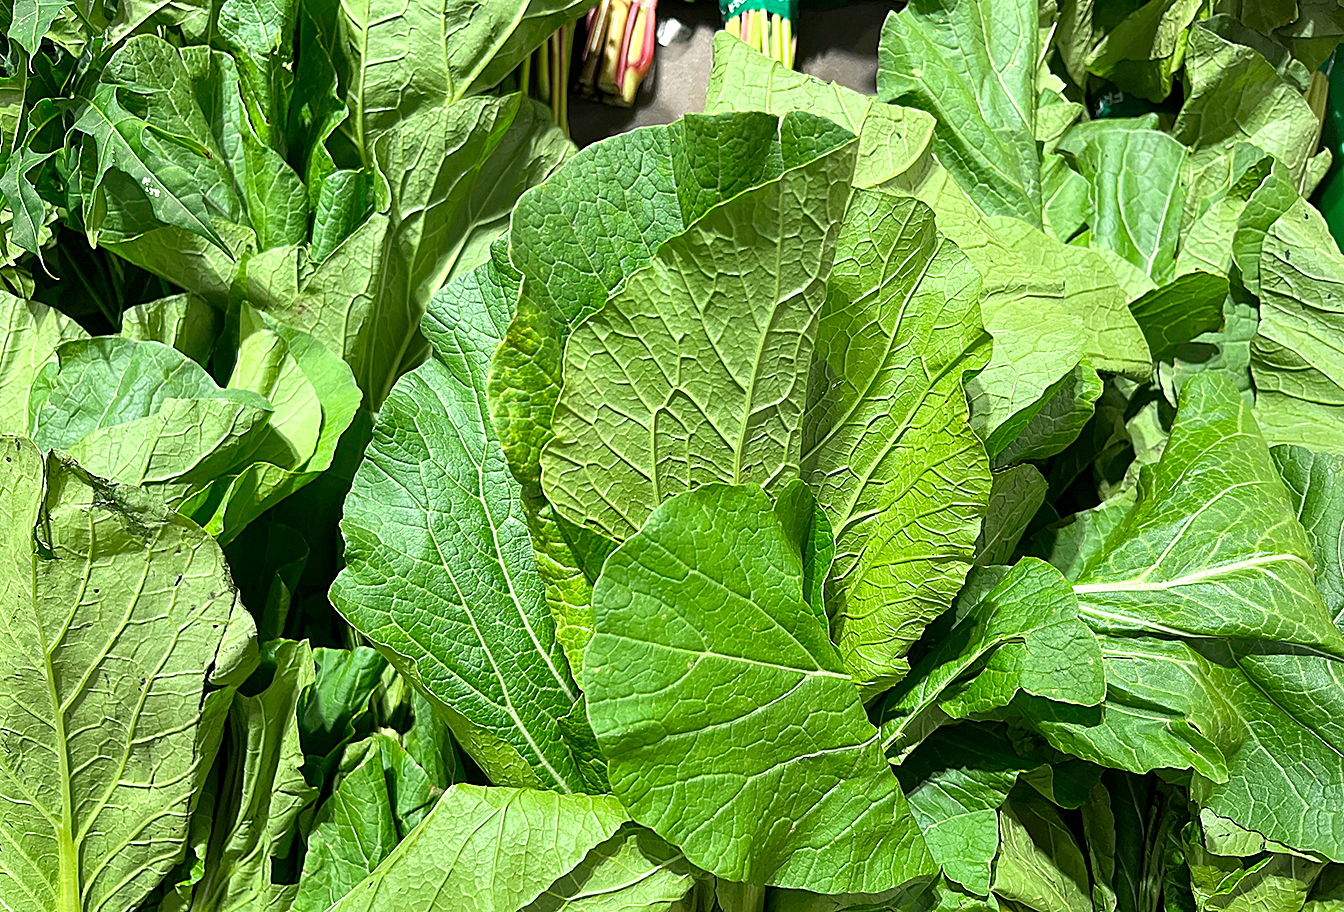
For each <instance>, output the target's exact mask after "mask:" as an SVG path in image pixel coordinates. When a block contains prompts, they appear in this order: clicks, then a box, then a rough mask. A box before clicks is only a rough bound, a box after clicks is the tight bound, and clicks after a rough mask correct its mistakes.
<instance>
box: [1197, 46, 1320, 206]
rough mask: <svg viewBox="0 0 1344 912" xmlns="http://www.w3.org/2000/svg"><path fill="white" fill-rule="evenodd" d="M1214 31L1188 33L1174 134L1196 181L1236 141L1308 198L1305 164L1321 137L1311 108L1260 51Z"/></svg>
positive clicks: (1296, 89)
mask: <svg viewBox="0 0 1344 912" xmlns="http://www.w3.org/2000/svg"><path fill="white" fill-rule="evenodd" d="M1215 29H1216V26H1215V25H1210V26H1204V25H1197V26H1196V27H1194V28H1192V29H1190V32H1189V36H1190V39H1189V40H1190V49H1189V60H1188V62H1187V64H1186V73H1187V78H1188V79H1189V81H1190V88H1189V89H1188V93H1189V97H1188V98H1187V99H1186V102H1185V104H1184V105H1183V106H1182V108H1181V113H1180V116H1179V117H1178V118H1177V119H1176V124H1175V126H1174V127H1173V128H1172V131H1173V135H1174V136H1175V137H1176V138H1177V139H1179V140H1180V141H1181V142H1183V143H1185V144H1186V145H1187V146H1190V147H1191V149H1192V156H1191V162H1192V165H1193V167H1194V170H1195V173H1196V174H1197V175H1198V174H1201V173H1202V172H1204V171H1206V170H1208V169H1209V168H1211V167H1216V163H1217V161H1218V160H1219V159H1220V158H1224V157H1226V156H1227V155H1228V153H1229V152H1230V151H1231V150H1232V148H1233V147H1234V146H1235V145H1236V144H1237V143H1250V144H1252V145H1254V146H1256V147H1258V148H1260V149H1263V150H1264V151H1266V152H1268V153H1270V154H1271V155H1273V156H1274V157H1275V158H1276V159H1278V160H1279V161H1280V162H1281V163H1282V164H1283V165H1284V167H1286V168H1287V169H1288V172H1289V174H1290V175H1291V178H1292V180H1293V182H1294V188H1295V189H1297V190H1299V191H1302V192H1307V190H1306V189H1305V188H1304V186H1303V181H1304V179H1305V175H1306V173H1307V162H1308V159H1309V158H1310V157H1311V156H1312V155H1313V154H1315V152H1316V149H1317V144H1318V142H1319V131H1320V124H1319V122H1318V121H1317V119H1316V116H1315V114H1313V113H1312V110H1311V105H1309V104H1308V103H1307V101H1306V99H1305V98H1303V97H1302V90H1301V89H1300V88H1298V87H1296V86H1294V85H1293V84H1292V83H1291V82H1289V81H1288V80H1286V79H1284V78H1283V77H1282V76H1280V75H1279V74H1278V73H1276V72H1275V69H1274V65H1273V64H1271V63H1270V62H1269V61H1268V60H1266V59H1265V57H1264V55H1262V54H1261V53H1260V52H1259V51H1257V50H1256V49H1255V48H1251V47H1247V46H1245V45H1242V44H1237V43H1235V42H1233V41H1230V40H1228V39H1227V38H1226V37H1223V36H1222V35H1220V34H1219V33H1218V31H1217V30H1215Z"/></svg>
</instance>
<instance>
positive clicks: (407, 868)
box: [332, 785, 627, 912]
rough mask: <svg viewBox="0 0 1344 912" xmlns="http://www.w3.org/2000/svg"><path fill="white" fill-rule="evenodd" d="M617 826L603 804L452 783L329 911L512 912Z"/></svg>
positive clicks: (619, 812) (615, 810)
mask: <svg viewBox="0 0 1344 912" xmlns="http://www.w3.org/2000/svg"><path fill="white" fill-rule="evenodd" d="M626 819H627V817H626V814H625V810H624V809H623V808H622V807H621V806H620V804H619V803H618V802H617V801H616V800H615V799H613V798H610V797H590V796H588V795H558V794H556V793H555V792H542V791H534V790H532V789H511V788H481V787H480V786H475V785H455V786H453V787H452V788H451V789H449V790H448V792H447V793H446V794H445V795H444V796H443V798H442V799H440V800H439V803H438V804H437V805H435V807H434V810H433V811H432V812H431V813H430V815H429V816H428V817H426V818H425V821H424V822H423V823H422V824H420V826H418V827H416V828H415V830H414V831H413V832H412V833H411V834H410V835H409V836H407V837H406V838H405V839H404V840H402V842H401V844H400V845H398V846H397V848H396V850H395V851H393V852H392V854H391V855H389V856H388V857H387V858H386V860H384V861H383V863H382V864H380V865H379V866H378V868H377V869H376V870H375V871H374V872H373V873H372V874H371V875H370V876H369V877H368V878H366V879H365V880H363V881H362V882H361V883H360V884H359V885H358V886H356V887H355V888H354V889H353V890H351V891H350V893H348V894H347V895H346V896H345V898H343V899H342V900H341V901H340V902H339V903H337V904H336V905H334V906H332V912H380V910H383V909H387V908H389V905H391V906H393V907H395V908H396V909H398V910H400V912H450V910H451V912H517V910H519V909H521V908H523V907H524V906H526V905H527V904H528V903H530V902H532V901H533V900H535V899H536V898H537V897H538V896H539V895H541V892H542V891H543V890H545V889H546V888H547V887H549V886H551V884H553V883H555V881H556V880H557V879H558V878H559V877H561V876H562V875H564V874H567V873H569V872H570V871H572V870H574V868H576V867H577V866H578V865H579V863H580V862H582V861H583V859H584V856H585V855H587V854H588V852H589V851H590V850H592V849H594V847H596V846H598V845H599V844H600V843H603V842H605V841H606V840H608V839H610V838H611V837H612V836H613V835H614V834H615V833H616V830H617V828H619V827H620V825H621V824H622V823H624V822H625V820H626Z"/></svg>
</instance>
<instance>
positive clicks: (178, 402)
mask: <svg viewBox="0 0 1344 912" xmlns="http://www.w3.org/2000/svg"><path fill="white" fill-rule="evenodd" d="M30 398H31V402H30V408H31V409H32V415H31V416H30V423H31V427H32V433H33V439H34V440H35V441H36V442H37V444H38V445H39V446H43V447H53V448H56V449H60V450H64V451H66V452H68V453H70V455H71V456H73V457H74V458H76V459H77V460H80V461H81V462H82V463H83V464H85V465H87V467H88V468H89V470H90V471H92V472H96V473H97V474H99V475H101V476H103V477H105V478H110V479H112V480H114V481H118V482H126V483H128V484H140V485H151V486H153V487H156V488H159V489H161V490H160V491H159V496H161V497H163V498H164V499H165V500H167V501H168V502H169V503H170V504H172V505H173V506H179V505H180V504H182V503H183V502H184V501H185V500H186V498H187V497H188V496H189V495H190V494H192V493H194V492H196V491H199V490H200V489H201V488H203V487H204V486H205V485H207V484H209V483H210V482H212V481H214V480H215V479H216V478H217V477H219V476H221V475H227V474H230V473H232V472H236V471H238V470H239V469H241V468H242V467H243V466H246V465H247V464H248V463H249V462H251V461H252V459H253V455H254V454H255V453H257V451H258V449H259V448H260V447H261V446H262V444H263V442H264V440H265V437H266V436H267V432H268V430H269V420H270V416H271V413H272V408H271V404H270V403H269V402H267V401H266V399H265V398H263V397H262V396H259V395H258V394H256V393H254V392H252V391H251V390H237V389H220V388H219V387H217V386H215V384H214V381H213V380H211V378H210V375H209V374H207V373H206V372H205V369H204V368H202V367H201V366H200V365H199V364H197V363H196V362H195V361H192V360H191V359H190V358H187V357H186V356H185V355H183V354H181V353H180V352H178V351H176V350H174V349H171V348H169V347H168V346H166V345H163V344H161V343H158V342H134V341H131V340H130V339H122V338H118V337H116V336H100V337H97V338H94V339H89V340H84V341H74V342H67V343H65V344H64V345H62V346H61V347H60V348H59V349H58V350H57V353H56V360H55V361H53V362H50V363H48V364H47V366H46V367H45V368H44V369H43V371H42V373H41V374H40V375H39V376H38V377H37V378H36V380H35V381H34V383H33V388H32V393H31V397H30Z"/></svg>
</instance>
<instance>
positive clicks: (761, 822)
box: [583, 485, 934, 893]
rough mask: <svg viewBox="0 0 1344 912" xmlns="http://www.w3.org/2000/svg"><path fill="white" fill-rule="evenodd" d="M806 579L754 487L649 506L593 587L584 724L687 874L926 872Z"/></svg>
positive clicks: (898, 880)
mask: <svg viewBox="0 0 1344 912" xmlns="http://www.w3.org/2000/svg"><path fill="white" fill-rule="evenodd" d="M748 554H749V555H751V558H750V559H743V555H748ZM802 569H803V568H802V560H801V557H800V555H799V553H798V551H797V550H796V546H795V545H794V544H793V543H792V542H790V541H789V540H788V538H787V537H786V535H785V533H784V529H783V527H782V526H781V525H780V523H779V521H778V519H777V518H776V516H775V512H774V508H773V505H772V504H771V502H770V499H769V498H768V497H767V496H766V495H765V494H764V493H763V492H762V491H761V490H760V489H759V488H756V487H754V486H750V487H747V486H727V485H710V486H707V487H702V488H700V489H698V490H696V491H692V492H689V493H687V494H683V495H681V496H679V497H675V498H673V499H671V500H669V501H668V502H667V503H665V504H664V505H662V506H661V507H659V508H658V509H656V510H655V511H654V512H653V514H652V515H651V516H650V517H649V519H648V521H647V522H646V523H645V525H644V527H643V529H641V531H640V532H639V533H638V534H636V535H635V536H633V537H632V538H630V539H629V540H628V541H627V542H626V543H625V544H624V545H623V546H621V547H620V548H618V549H617V550H616V551H615V552H614V553H613V554H612V555H611V557H609V558H607V562H606V565H605V566H604V568H603V571H602V576H601V577H600V578H599V579H598V582H597V585H596V587H595V588H594V593H593V610H594V626H595V634H594V636H593V639H592V642H591V643H590V644H589V646H588V650H587V653H586V657H585V662H584V674H583V682H584V685H585V692H586V693H587V696H588V701H589V704H588V711H589V717H590V719H591V721H592V725H593V730H594V732H596V734H597V739H598V743H599V744H600V745H601V747H602V751H603V753H604V754H606V756H607V759H608V761H609V767H608V772H609V775H610V779H611V785H612V789H613V791H614V792H615V793H616V795H617V796H619V798H620V799H621V801H622V803H624V804H625V806H626V807H628V808H629V809H630V813H631V815H632V816H633V817H634V818H635V820H637V821H638V822H640V823H643V824H644V825H646V826H648V827H650V828H651V829H653V830H654V831H655V832H656V833H658V834H659V835H660V836H662V837H663V838H665V839H667V840H668V841H670V842H672V843H674V844H676V845H678V846H680V848H681V849H682V851H683V852H685V853H686V857H687V858H689V859H690V860H691V861H692V862H693V863H695V864H696V865H698V866H700V867H702V868H704V869H705V870H707V871H709V872H711V873H714V874H716V875H719V876H721V877H725V878H727V879H729V880H738V881H752V882H755V883H769V884H775V885H778V886H783V887H794V888H799V889H806V890H813V891H817V892H825V893H840V892H866V893H876V892H880V891H883V890H888V889H893V888H895V887H898V886H900V885H902V884H903V883H905V882H906V881H909V880H911V879H913V878H917V877H921V876H925V875H928V874H931V873H933V871H934V868H933V866H932V862H931V860H930V859H929V856H928V850H927V849H926V848H925V847H924V845H923V840H922V839H921V837H920V835H919V827H918V825H917V824H916V823H915V821H914V819H913V818H912V817H911V816H910V812H909V809H908V808H907V806H906V802H905V797H904V795H903V794H902V793H901V790H900V788H899V786H898V784H897V782H896V779H895V777H893V776H892V775H891V772H890V771H889V769H888V768H887V765H886V760H885V758H884V757H883V756H882V751H881V745H880V742H879V738H878V732H877V730H876V729H875V728H873V726H872V725H871V723H869V722H868V720H867V718H866V717H865V716H864V713H863V707H862V704H861V703H860V702H859V694H858V691H857V690H856V689H855V688H854V685H853V683H852V681H851V679H850V676H849V673H848V672H847V671H846V669H845V666H844V664H843V663H842V662H841V660H840V656H839V654H838V653H837V652H836V651H835V648H834V647H833V646H832V645H831V643H830V640H829V639H828V638H827V636H826V629H825V626H824V625H823V624H822V622H821V619H820V618H819V617H818V616H817V614H816V612H815V611H814V610H813V608H812V607H811V606H810V605H808V604H807V602H806V601H805V600H804V599H803V591H802V576H803V573H802Z"/></svg>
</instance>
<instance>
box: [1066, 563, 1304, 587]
mask: <svg viewBox="0 0 1344 912" xmlns="http://www.w3.org/2000/svg"><path fill="white" fill-rule="evenodd" d="M1281 563H1289V564H1292V563H1295V564H1298V565H1300V566H1301V567H1302V568H1303V569H1305V570H1306V571H1307V572H1308V573H1311V572H1313V571H1312V568H1311V565H1310V564H1308V563H1307V562H1306V561H1305V560H1303V559H1302V558H1300V557H1298V556H1297V555H1296V554H1282V553H1280V554H1259V555H1256V556H1255V557H1250V558H1247V559H1245V560H1239V561H1233V562H1231V563H1229V564H1218V565H1216V566H1213V567H1206V568H1204V569H1203V570H1196V571H1195V572H1194V573H1187V574H1185V575H1184V576H1177V577H1174V578H1172V579H1169V580H1155V581H1152V582H1149V581H1148V580H1146V579H1144V578H1143V577H1142V576H1140V577H1138V578H1137V579H1129V580H1112V581H1111V582H1106V583H1083V584H1081V585H1076V586H1074V587H1073V591H1074V592H1075V593H1077V594H1078V595H1088V594H1090V593H1094V592H1161V591H1163V590H1167V589H1175V588H1178V587H1180V586H1194V585H1197V584H1199V583H1203V582H1208V581H1209V580H1216V579H1219V578H1221V577H1223V576H1227V575H1230V574H1233V573H1237V572H1239V571H1242V570H1255V569H1258V568H1260V567H1264V566H1267V565H1270V564H1281Z"/></svg>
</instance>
